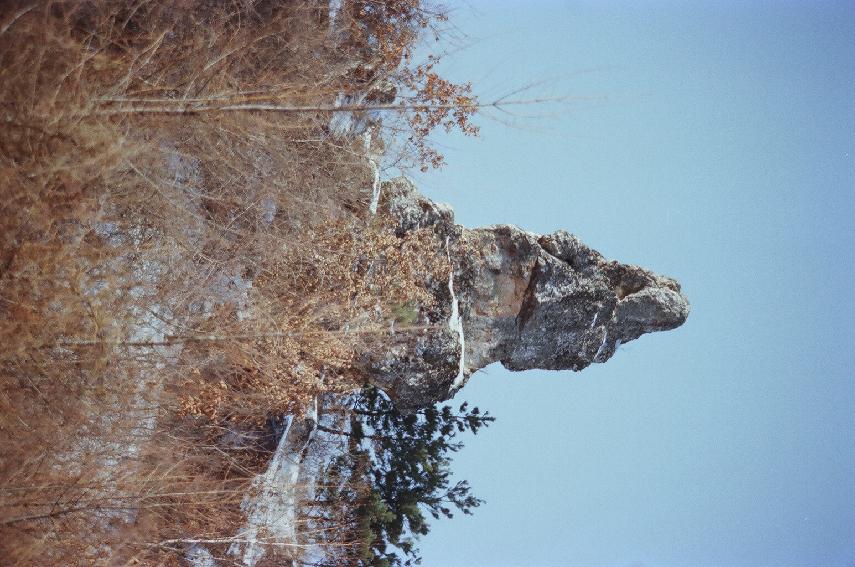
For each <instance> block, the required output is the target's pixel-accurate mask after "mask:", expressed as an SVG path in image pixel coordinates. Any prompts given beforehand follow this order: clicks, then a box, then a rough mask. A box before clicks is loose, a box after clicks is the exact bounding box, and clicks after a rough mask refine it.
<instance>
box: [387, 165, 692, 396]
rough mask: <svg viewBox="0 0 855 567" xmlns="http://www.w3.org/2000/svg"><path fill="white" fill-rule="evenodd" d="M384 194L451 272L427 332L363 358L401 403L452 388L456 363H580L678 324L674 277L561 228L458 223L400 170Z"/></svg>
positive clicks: (391, 210) (680, 312)
mask: <svg viewBox="0 0 855 567" xmlns="http://www.w3.org/2000/svg"><path fill="white" fill-rule="evenodd" d="M382 192H383V198H382V199H381V201H380V209H379V212H378V214H383V215H389V216H390V217H391V218H392V219H394V221H395V225H396V232H397V234H398V235H399V236H400V235H403V234H405V233H407V232H409V231H413V230H416V229H419V228H427V227H430V228H432V229H433V230H435V231H436V233H437V235H438V236H439V237H440V238H441V239H442V240H444V241H445V242H446V243H447V251H446V250H443V251H442V252H443V253H446V254H447V255H448V259H449V262H450V266H449V270H451V273H450V280H449V282H447V285H446V286H445V287H443V286H434V288H432V289H435V294H436V296H437V300H438V303H439V304H440V305H447V306H448V307H447V308H443V309H442V310H441V312H439V313H433V314H430V315H429V316H428V319H430V321H428V322H429V323H434V325H433V326H432V327H431V330H430V331H429V332H424V333H421V334H419V335H418V336H416V337H415V338H413V339H412V340H410V341H405V342H401V343H396V344H395V345H394V346H392V347H390V348H389V350H388V351H387V352H386V353H384V357H383V358H382V360H374V361H371V364H370V366H371V374H372V381H373V382H374V383H375V384H377V385H378V386H379V387H381V388H383V389H384V390H386V391H387V392H388V393H389V395H390V396H392V397H393V398H394V399H395V400H396V401H397V403H398V404H399V405H401V406H403V407H418V406H424V405H425V404H430V403H434V402H437V401H441V400H445V399H448V398H450V397H451V396H453V395H454V393H455V392H456V391H457V389H458V388H459V387H461V386H462V384H461V380H460V379H459V374H460V371H461V366H462V370H463V374H464V377H465V379H468V377H469V376H471V374H472V373H473V372H475V371H476V370H478V369H480V368H483V367H485V366H487V365H488V364H491V363H493V362H501V363H502V365H504V366H505V367H506V368H508V369H509V370H515V371H516V370H527V369H533V368H543V369H550V370H564V369H568V370H582V369H583V368H585V367H587V366H588V365H590V364H591V363H594V362H605V361H606V360H608V359H609V358H611V357H612V356H613V355H614V353H615V351H616V350H617V348H618V347H619V346H620V345H621V344H623V343H626V342H628V341H631V340H634V339H637V338H638V337H640V336H641V335H642V334H644V333H650V332H654V331H666V330H669V329H674V328H676V327H679V326H680V325H682V324H683V322H684V321H685V320H686V318H687V316H688V314H689V302H688V300H687V299H686V297H685V296H683V295H682V294H681V293H680V284H678V283H677V282H676V281H675V280H673V279H671V278H667V277H664V276H660V275H657V274H654V273H653V272H650V271H648V270H645V269H644V268H640V267H638V266H632V265H628V264H621V263H618V262H615V261H608V260H606V259H605V258H603V256H602V255H601V254H600V253H599V252H597V251H595V250H592V249H591V248H589V247H588V246H586V245H585V244H583V243H582V242H581V241H580V240H579V239H578V238H577V237H576V236H574V235H572V234H570V233H568V232H565V231H558V232H555V233H553V234H549V235H544V236H540V235H537V234H533V233H531V232H526V231H524V230H521V229H519V228H517V227H515V226H511V225H496V226H491V227H486V228H477V229H466V228H463V227H461V226H460V225H456V224H454V216H453V212H452V211H451V209H450V208H449V207H447V206H445V205H439V204H436V203H434V202H433V201H431V200H429V199H427V198H426V197H424V196H423V195H421V194H420V193H419V192H418V191H417V190H416V189H415V187H414V186H413V185H412V184H411V183H410V182H409V181H408V180H406V179H395V180H393V181H390V182H387V183H385V184H384V187H383V191H382ZM426 253H439V251H426ZM452 294H453V296H452ZM454 315H457V316H458V317H459V319H460V320H462V333H459V332H458V331H457V330H456V327H455V325H456V323H455V321H454V320H453V316H454ZM443 323H445V324H443ZM464 337H465V341H464V340H463V339H464ZM464 345H465V347H464ZM461 357H462V364H461ZM465 379H464V380H463V382H464V383H465Z"/></svg>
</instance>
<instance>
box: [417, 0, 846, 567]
mask: <svg viewBox="0 0 855 567" xmlns="http://www.w3.org/2000/svg"><path fill="white" fill-rule="evenodd" d="M451 23H452V24H454V25H456V26H457V27H458V28H459V31H460V32H461V34H465V35H466V36H467V37H468V39H467V41H466V45H465V47H464V48H463V49H459V50H455V51H454V52H453V53H452V54H451V55H450V57H449V58H448V60H447V63H446V66H445V68H444V70H445V73H446V74H447V75H449V76H450V77H452V78H455V79H457V80H472V81H473V82H474V85H475V88H476V90H478V91H479V92H480V93H481V94H482V97H483V98H484V99H487V100H489V99H490V98H491V97H497V96H500V95H502V94H505V93H507V92H508V91H510V90H513V89H514V88H516V87H519V86H522V85H526V84H528V83H531V82H537V81H541V80H546V81H547V82H546V83H544V84H542V85H539V86H537V87H535V88H534V89H533V91H532V92H531V93H530V94H531V95H533V96H550V95H572V96H574V97H578V98H577V99H576V100H574V101H573V102H572V103H569V104H566V105H563V106H560V107H555V106H544V107H531V108H518V109H515V111H517V112H519V113H523V114H539V115H541V116H540V117H536V118H522V117H517V118H511V119H510V122H511V125H507V124H503V123H500V122H498V121H495V120H486V119H482V120H481V121H480V124H481V126H482V136H481V137H480V138H479V139H474V140H473V139H465V138H462V137H455V136H451V137H445V136H440V137H438V138H437V141H438V143H440V144H441V145H442V146H443V147H444V151H445V154H446V157H447V160H448V166H447V167H446V168H444V169H443V170H442V171H440V172H433V173H430V174H428V175H420V176H418V178H417V181H418V183H419V185H420V186H421V188H422V189H423V191H424V192H425V193H427V194H428V195H429V196H431V197H432V198H434V199H436V200H439V201H445V202H448V203H450V204H452V205H453V206H454V208H455V211H456V215H457V219H458V222H460V223H462V224H464V225H466V226H470V227H472V226H483V225H488V224H494V223H512V224H516V225H519V226H522V227H524V228H526V229H528V230H532V231H536V232H542V233H546V232H551V231H553V230H556V229H558V228H564V229H567V230H569V231H571V232H574V233H576V234H578V235H579V236H580V237H581V238H582V239H583V240H584V241H585V242H586V243H588V244H590V245H592V246H594V247H595V248H597V249H599V250H600V251H601V252H602V253H603V254H605V255H606V256H607V257H610V258H613V259H617V260H620V261H622V262H629V263H636V264H640V265H642V266H645V267H647V268H650V269H652V270H654V271H657V272H659V273H663V274H666V275H669V276H673V277H675V278H677V279H678V280H680V281H681V282H682V284H683V288H684V291H685V292H686V294H687V295H688V297H689V299H690V300H691V302H692V308H693V310H692V314H691V315H690V317H689V321H688V322H687V323H686V325H685V326H683V327H682V328H680V329H678V330H676V331H672V332H668V333H661V334H658V335H648V336H644V337H642V338H641V339H639V340H637V341H634V342H632V343H629V344H627V345H625V346H623V347H621V349H620V351H619V352H618V353H617V354H616V355H615V357H614V358H612V360H610V361H609V362H608V363H606V364H604V365H594V366H592V367H591V368H589V369H586V370H585V371H583V372H581V373H571V372H543V371H530V372H524V373H510V372H507V371H505V370H504V369H503V368H501V367H499V366H492V367H490V368H488V369H486V370H485V371H483V372H481V373H479V374H478V375H476V376H474V377H473V379H472V380H471V381H470V383H469V385H467V387H466V388H465V389H464V390H463V392H462V393H461V394H459V395H458V399H467V400H469V401H470V402H472V403H474V404H476V405H479V406H481V407H482V409H487V410H489V411H490V412H491V413H493V414H494V415H496V416H497V417H498V421H497V422H496V423H495V424H494V425H493V427H491V428H489V429H487V430H484V431H483V432H482V433H481V434H479V435H478V436H477V437H475V438H471V439H470V440H469V441H468V443H467V447H466V449H464V450H463V451H462V452H461V453H460V454H458V455H457V457H456V459H455V466H454V468H455V471H456V472H457V473H458V474H459V476H460V477H461V478H466V479H468V480H470V481H471V483H472V484H473V486H474V488H475V491H476V493H477V494H478V495H479V496H481V497H483V498H485V499H486V500H487V504H485V505H484V506H482V507H481V508H480V509H478V510H477V512H476V514H475V516H474V517H459V518H455V519H454V520H450V521H444V522H437V523H435V525H434V528H433V531H432V533H431V534H430V535H429V536H428V537H427V538H425V539H424V541H423V542H422V550H423V552H424V553H423V554H424V558H425V561H424V564H425V565H426V566H428V567H456V566H461V567H462V566H466V567H478V566H489V567H501V566H517V565H519V566H577V565H578V566H601V565H602V566H616V567H630V566H631V567H640V566H645V567H657V566H665V567H677V566H680V567H689V566H752V567H754V566H765V565H768V566H802V565H803V566H815V565H829V566H841V567H844V566H845V567H851V566H853V565H855V383H853V372H852V368H853V367H855V348H853V347H855V344H853V332H852V330H851V327H852V324H853V322H855V302H853V300H852V298H851V294H850V293H849V291H850V287H851V286H852V285H853V282H855V262H853V252H852V249H853V247H855V222H853V218H855V196H853V189H855V134H853V132H855V103H853V96H852V95H853V85H855V4H853V3H848V5H847V3H844V2H840V3H832V2H739V3H737V2H706V3H703V2H691V3H690V2H681V1H669V2H608V3H605V2H569V1H568V2H560V1H551V2H510V1H504V2H502V1H492V2H468V3H466V4H462V3H461V4H456V5H455V8H454V11H453V13H452V18H451ZM523 96H528V94H525V95H523Z"/></svg>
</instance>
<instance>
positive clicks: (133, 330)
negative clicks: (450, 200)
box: [0, 0, 475, 565]
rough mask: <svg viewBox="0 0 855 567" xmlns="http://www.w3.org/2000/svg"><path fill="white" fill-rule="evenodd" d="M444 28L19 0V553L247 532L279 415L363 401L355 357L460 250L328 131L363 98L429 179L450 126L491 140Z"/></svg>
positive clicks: (3, 361) (12, 477) (13, 498)
mask: <svg viewBox="0 0 855 567" xmlns="http://www.w3.org/2000/svg"><path fill="white" fill-rule="evenodd" d="M441 20H442V17H441V13H440V12H435V13H434V12H431V11H430V10H427V9H425V8H424V7H423V6H422V5H421V3H420V2H417V1H416V0H410V1H403V0H402V1H387V2H383V3H376V2H368V1H365V2H361V1H351V2H343V3H342V5H341V8H340V10H339V11H338V12H337V13H336V14H335V19H334V20H330V11H329V6H328V5H327V3H321V2H317V3H313V2H306V3H292V2H268V1H259V2H228V1H225V0H222V1H220V0H194V1H187V2H181V3H168V2H167V3H160V2H148V1H145V0H140V1H123V2H119V1H115V2H87V1H74V2H37V3H34V4H33V3H24V2H21V3H16V2H6V3H4V5H3V7H2V8H0V101H2V102H0V104H2V109H0V112H2V114H0V180H2V182H0V183H2V185H0V197H2V201H0V208H2V210H0V321H2V323H0V344H2V345H3V349H2V351H0V455H2V460H0V556H2V557H4V558H5V560H8V562H9V563H13V564H25V565H45V564H60V563H61V564H69V563H75V562H77V563H79V564H87V565H88V564H94V563H99V562H100V563H104V564H124V563H130V564H164V563H165V564H170V563H179V562H181V561H182V560H183V559H182V558H185V556H186V554H187V549H188V545H189V544H191V543H192V540H194V539H197V540H218V539H223V540H225V539H227V538H230V537H233V536H234V533H235V528H236V526H239V525H240V524H241V522H242V521H243V511H242V509H241V502H242V500H243V498H244V497H245V495H246V494H247V493H248V491H250V490H251V488H252V479H253V478H254V477H255V475H257V474H258V473H259V472H260V471H261V470H262V469H263V468H264V466H265V463H266V462H267V459H268V458H269V456H270V453H271V451H272V450H273V445H274V444H275V441H274V439H275V435H274V433H275V427H273V426H272V425H271V424H272V423H274V422H275V419H276V418H277V416H281V415H283V414H288V413H292V414H295V413H299V412H301V411H303V409H304V408H305V407H306V405H307V404H308V403H310V401H311V400H313V399H315V398H316V396H318V395H319V394H321V393H330V392H333V393H335V392H338V393H346V392H350V391H352V390H354V389H355V388H358V387H359V386H361V385H362V383H363V382H364V378H363V374H362V370H363V369H362V368H361V367H360V364H359V357H358V354H359V353H360V352H362V351H364V350H365V349H368V348H373V347H374V346H375V344H376V341H377V340H378V337H380V336H382V335H383V333H385V331H386V329H387V327H388V324H389V321H394V320H396V319H401V318H402V317H403V318H404V319H405V321H406V322H407V323H412V322H413V320H412V318H411V317H410V316H409V312H408V313H406V314H405V315H406V316H405V315H402V314H401V309H402V307H401V306H411V305H421V306H424V307H428V304H429V302H430V301H431V298H430V295H429V294H427V293H426V292H425V290H424V282H425V281H431V280H437V281H442V280H443V279H445V278H447V270H448V266H447V265H443V264H442V262H439V261H438V260H430V259H428V258H426V257H424V256H423V255H419V254H418V253H417V250H418V249H420V248H423V247H425V246H434V247H436V246H440V245H441V243H436V242H431V239H432V238H435V237H433V236H432V235H430V234H427V233H425V234H421V233H416V234H415V235H412V236H410V237H407V238H405V239H399V238H396V237H394V236H392V235H390V233H389V231H388V230H387V229H386V227H384V226H383V223H382V222H381V221H378V220H377V219H375V218H374V217H372V216H371V215H370V214H369V212H368V209H369V201H370V199H371V191H372V183H373V177H374V172H373V171H372V165H371V161H370V160H369V159H367V157H366V152H367V150H368V148H366V145H367V144H366V141H365V137H364V136H362V135H360V136H355V135H353V132H352V131H351V132H344V133H342V132H335V131H331V129H330V123H331V119H332V117H333V116H334V115H336V114H338V113H341V112H344V111H343V110H341V109H338V110H337V109H336V104H339V105H341V104H343V103H342V101H356V102H354V103H353V104H352V105H351V106H352V108H351V109H350V111H349V112H348V118H349V119H350V120H351V121H352V122H357V123H360V122H361V124H362V125H363V129H364V130H366V131H367V132H368V135H369V136H373V138H372V139H373V140H375V141H374V142H373V145H374V148H375V149H374V151H375V152H376V151H377V147H378V146H380V147H382V144H383V142H382V141H381V140H385V141H386V143H389V144H392V143H393V141H394V140H397V142H395V144H396V145H395V147H396V148H398V149H399V150H400V152H401V153H400V155H399V156H396V158H395V159H396V161H397V162H399V163H406V162H409V163H413V164H415V165H416V166H421V165H423V164H428V165H429V164H431V163H433V164H438V163H440V161H441V158H440V157H439V156H438V154H436V152H434V151H433V150H432V149H431V148H430V146H429V145H428V144H427V136H428V134H429V132H430V130H432V129H433V128H434V127H437V126H443V125H444V126H446V127H452V126H454V125H457V126H460V127H461V128H463V129H464V131H467V132H469V133H474V131H475V130H474V128H473V127H472V126H471V124H469V122H468V118H469V114H471V112H472V110H471V108H468V107H466V104H468V103H471V101H472V99H471V98H470V96H469V94H468V93H469V89H468V86H466V85H463V86H457V85H452V84H451V83H448V82H446V81H443V80H442V79H441V78H439V77H438V76H437V75H436V74H435V73H434V72H433V70H432V65H427V66H411V65H410V64H409V59H408V58H409V54H410V51H411V49H412V46H413V45H414V44H415V42H416V41H417V40H418V38H419V35H420V33H421V32H422V30H423V29H431V28H430V26H431V25H433V24H434V23H436V22H438V21H441ZM390 97H391V98H390ZM396 97H398V100H404V101H408V102H409V103H410V106H406V105H405V106H403V107H400V108H397V109H395V111H394V112H389V113H387V115H386V116H384V117H382V118H381V117H379V116H378V115H376V113H374V114H372V112H371V108H372V107H378V108H379V107H382V105H383V104H387V103H388V102H389V101H390V100H395V99H396ZM434 103H438V105H437V106H435V107H434V106H430V105H431V104H434ZM449 103H451V105H449ZM455 103H459V105H460V107H459V108H457V109H455V108H454V104H455ZM344 104H345V105H346V104H347V103H346V102H345V103H344ZM438 257H439V258H441V255H440V256H438ZM351 544H352V542H351V543H346V542H343V543H342V545H351ZM221 547H222V546H221Z"/></svg>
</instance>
